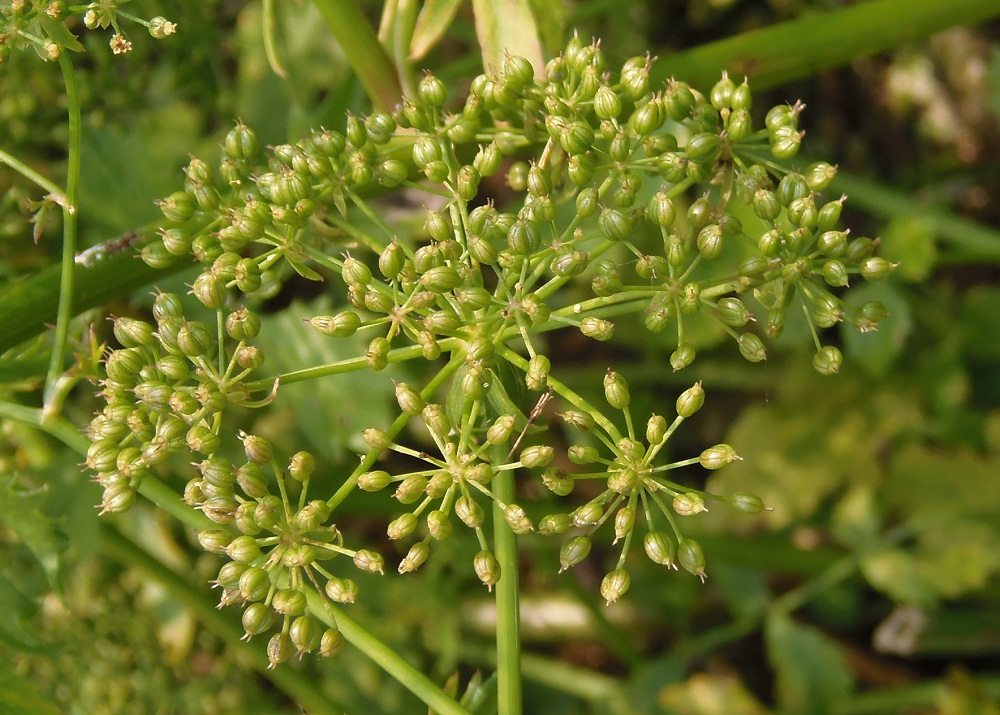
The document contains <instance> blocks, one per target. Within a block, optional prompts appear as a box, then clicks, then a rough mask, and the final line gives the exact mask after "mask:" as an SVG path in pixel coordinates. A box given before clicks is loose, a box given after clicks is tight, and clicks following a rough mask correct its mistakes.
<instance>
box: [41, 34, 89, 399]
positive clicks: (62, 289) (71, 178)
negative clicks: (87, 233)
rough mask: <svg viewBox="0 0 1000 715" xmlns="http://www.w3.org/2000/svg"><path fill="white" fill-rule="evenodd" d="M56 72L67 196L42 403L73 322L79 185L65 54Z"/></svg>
mask: <svg viewBox="0 0 1000 715" xmlns="http://www.w3.org/2000/svg"><path fill="white" fill-rule="evenodd" d="M59 69H61V70H62V75H63V81H64V82H65V84H66V106H67V111H68V113H69V138H68V145H69V154H68V158H67V166H66V193H65V203H64V204H63V207H62V209H63V250H62V273H61V275H60V278H59V308H58V312H57V314H56V334H55V340H54V341H53V343H52V358H51V360H50V362H49V372H48V375H47V376H46V378H45V401H46V402H48V400H49V398H50V396H51V395H52V390H53V388H54V386H55V384H56V381H57V380H58V379H59V376H60V375H62V372H63V361H64V359H65V356H66V343H67V341H68V339H69V323H70V321H71V320H72V319H73V268H74V260H75V259H76V194H77V187H78V186H79V183H80V145H81V143H82V139H81V128H80V97H79V95H78V94H77V91H76V76H75V75H74V74H73V64H72V63H71V62H70V61H69V57H68V56H67V53H65V52H63V53H61V54H60V55H59Z"/></svg>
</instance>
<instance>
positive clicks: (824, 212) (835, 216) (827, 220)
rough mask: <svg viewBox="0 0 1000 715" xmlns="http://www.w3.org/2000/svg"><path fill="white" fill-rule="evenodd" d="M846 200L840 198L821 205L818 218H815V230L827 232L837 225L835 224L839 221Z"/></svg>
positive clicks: (843, 197) (842, 197)
mask: <svg viewBox="0 0 1000 715" xmlns="http://www.w3.org/2000/svg"><path fill="white" fill-rule="evenodd" d="M846 199H847V197H846V196H841V197H840V198H839V199H838V200H836V201H830V202H829V203H826V204H823V206H822V208H820V210H819V216H817V217H816V228H817V230H819V231H829V230H831V229H832V228H834V227H835V226H836V225H837V222H838V221H840V212H841V209H843V206H844V201H845V200H846Z"/></svg>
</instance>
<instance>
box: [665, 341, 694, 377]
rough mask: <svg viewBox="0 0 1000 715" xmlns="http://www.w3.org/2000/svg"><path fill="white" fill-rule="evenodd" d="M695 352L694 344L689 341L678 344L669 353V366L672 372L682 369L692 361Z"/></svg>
mask: <svg viewBox="0 0 1000 715" xmlns="http://www.w3.org/2000/svg"><path fill="white" fill-rule="evenodd" d="M695 354H696V353H695V349H694V346H693V345H691V343H682V344H681V345H678V346H677V349H676V350H674V351H673V352H672V353H671V354H670V367H671V368H673V370H674V372H677V371H678V370H683V369H684V368H686V367H687V366H688V365H690V364H691V363H693V362H694V358H695Z"/></svg>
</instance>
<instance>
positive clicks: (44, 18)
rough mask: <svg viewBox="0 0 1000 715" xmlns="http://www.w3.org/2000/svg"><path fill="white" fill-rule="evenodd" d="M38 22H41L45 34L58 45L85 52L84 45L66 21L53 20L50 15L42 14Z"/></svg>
mask: <svg viewBox="0 0 1000 715" xmlns="http://www.w3.org/2000/svg"><path fill="white" fill-rule="evenodd" d="M38 22H39V23H40V24H41V26H42V29H43V30H44V32H45V34H46V35H48V36H49V39H50V40H52V41H53V42H55V43H56V44H57V45H59V46H60V47H63V48H65V49H67V50H71V51H73V52H83V45H81V44H80V41H79V40H78V39H76V35H74V34H73V33H72V32H70V30H69V28H68V27H66V23H65V22H64V21H62V20H53V19H52V18H51V17H49V16H48V15H42V14H40V15H39V16H38Z"/></svg>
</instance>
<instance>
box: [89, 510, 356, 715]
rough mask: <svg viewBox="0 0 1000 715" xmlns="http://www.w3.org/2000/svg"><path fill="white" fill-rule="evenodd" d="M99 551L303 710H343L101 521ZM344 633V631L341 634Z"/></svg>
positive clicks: (193, 590)
mask: <svg viewBox="0 0 1000 715" xmlns="http://www.w3.org/2000/svg"><path fill="white" fill-rule="evenodd" d="M100 534H101V540H100V544H101V551H102V552H103V553H104V554H105V555H106V556H109V557H111V558H113V559H115V560H116V561H119V562H120V563H122V564H124V565H126V566H129V567H131V568H134V569H137V570H139V571H141V572H143V573H145V574H147V575H148V576H150V577H151V578H152V579H153V580H154V581H155V582H156V583H157V585H159V586H162V587H163V588H165V589H166V590H167V591H168V592H169V593H170V594H171V595H172V596H173V597H174V598H176V599H177V600H178V601H180V602H181V603H183V604H184V605H185V606H187V607H188V608H190V609H191V610H192V611H193V612H194V613H195V615H196V616H197V617H198V620H200V621H201V622H202V623H203V624H204V625H205V627H206V628H208V630H210V631H212V632H213V633H214V634H215V635H216V636H218V637H219V638H221V639H222V640H223V641H224V642H225V643H226V645H227V646H228V647H229V648H231V649H232V650H233V651H235V653H237V654H239V656H240V659H241V660H242V661H243V662H247V663H249V664H250V665H251V666H252V667H253V668H254V670H256V671H257V672H258V673H260V674H261V675H262V676H264V677H265V678H267V679H268V680H270V681H271V682H272V683H274V685H275V687H277V688H278V689H279V690H281V691H282V692H283V693H285V694H286V695H288V697H290V698H291V699H292V700H294V701H295V703H296V704H297V705H298V706H299V707H301V708H302V709H303V710H304V711H307V712H309V713H315V714H316V715H319V714H321V713H330V714H331V715H333V714H334V713H341V712H343V708H342V707H340V706H337V705H336V704H335V703H333V702H331V701H330V700H328V699H327V698H326V696H324V695H323V692H322V691H321V690H320V689H319V688H318V687H317V686H316V684H315V683H314V682H313V681H311V680H310V679H309V677H308V676H306V675H305V674H304V673H301V672H300V671H298V670H295V669H294V668H289V667H282V668H268V665H269V661H268V658H267V652H266V650H265V649H264V648H263V646H262V644H260V643H245V642H243V641H242V640H240V638H241V636H242V635H243V628H242V627H241V626H240V625H239V623H238V622H237V621H236V620H235V619H234V618H232V616H231V614H230V613H229V612H227V611H219V610H218V609H216V608H215V606H214V605H212V604H211V603H209V602H208V601H206V600H205V598H204V596H203V594H202V591H201V590H200V589H198V588H196V587H194V586H192V585H191V584H190V583H188V582H187V581H185V580H184V579H183V578H181V577H180V576H179V575H178V574H177V573H176V572H175V571H173V570H172V569H170V568H168V567H167V566H165V565H164V564H162V563H160V561H159V560H157V559H156V558H154V557H153V556H152V555H150V554H149V553H148V552H146V551H145V550H143V549H141V548H140V547H138V546H136V545H135V544H134V543H132V542H131V541H130V540H129V539H128V538H126V537H125V536H123V535H122V534H121V533H119V532H118V531H116V530H115V529H113V528H112V527H110V526H108V525H107V524H105V523H101V524H100ZM345 635H346V634H345Z"/></svg>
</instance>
